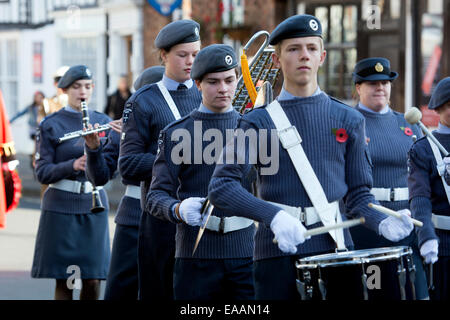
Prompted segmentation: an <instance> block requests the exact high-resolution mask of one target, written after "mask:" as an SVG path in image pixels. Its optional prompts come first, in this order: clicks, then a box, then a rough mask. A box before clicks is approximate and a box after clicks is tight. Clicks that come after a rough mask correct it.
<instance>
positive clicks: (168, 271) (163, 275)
mask: <svg viewBox="0 0 450 320" xmlns="http://www.w3.org/2000/svg"><path fill="white" fill-rule="evenodd" d="M199 31H200V25H199V24H198V23H197V22H195V21H192V20H178V21H174V22H171V23H169V24H168V25H166V26H165V27H164V28H162V29H161V31H160V32H159V33H158V36H157V37H156V39H155V45H156V47H157V48H159V49H160V58H161V60H162V61H163V63H164V65H165V73H164V75H163V79H162V80H161V81H159V82H158V83H156V84H152V85H149V86H144V87H142V88H141V89H139V90H138V91H136V93H135V94H134V95H133V97H132V99H129V100H128V101H127V103H126V105H125V109H124V113H123V128H122V135H121V143H120V156H119V170H120V174H121V176H122V177H123V178H124V179H128V180H134V181H140V182H141V190H140V191H141V193H140V195H138V197H139V198H140V201H141V209H143V208H144V206H143V200H145V195H146V193H147V191H148V188H149V186H150V182H151V177H152V167H153V162H154V160H155V157H156V151H157V149H158V143H157V140H158V136H159V132H160V131H161V129H163V128H164V127H165V126H166V125H168V124H169V123H170V122H172V121H174V120H176V119H179V118H180V117H181V116H184V115H186V114H188V113H190V112H191V111H192V110H194V109H196V108H198V105H199V104H200V102H201V95H200V93H199V91H198V90H197V87H196V86H195V85H194V83H193V81H192V79H191V76H190V73H191V68H192V63H193V61H194V58H195V56H196V55H197V53H198V51H199V50H200V36H199ZM133 192H134V194H136V193H138V194H139V192H136V191H133ZM142 195H143V196H142ZM130 218H131V217H130ZM133 219H134V221H139V239H138V270H139V298H140V299H141V300H144V299H145V300H147V299H152V300H155V299H166V300H167V299H172V298H173V281H172V275H173V263H174V254H175V226H174V225H173V224H172V223H170V222H167V221H162V220H160V219H158V218H155V217H153V216H152V215H151V214H149V213H148V212H143V213H142V214H141V215H139V214H136V216H134V217H133Z"/></svg>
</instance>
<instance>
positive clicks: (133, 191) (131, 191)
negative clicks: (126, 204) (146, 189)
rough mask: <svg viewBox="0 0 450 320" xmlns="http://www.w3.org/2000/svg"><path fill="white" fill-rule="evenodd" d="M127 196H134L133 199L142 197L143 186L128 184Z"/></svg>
mask: <svg viewBox="0 0 450 320" xmlns="http://www.w3.org/2000/svg"><path fill="white" fill-rule="evenodd" d="M125 196H127V197H130V198H133V199H138V200H140V199H141V187H138V186H132V185H127V188H126V189H125Z"/></svg>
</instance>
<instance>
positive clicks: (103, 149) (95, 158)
mask: <svg viewBox="0 0 450 320" xmlns="http://www.w3.org/2000/svg"><path fill="white" fill-rule="evenodd" d="M119 147H120V134H119V133H117V132H115V131H114V130H110V133H109V135H108V140H107V142H106V144H105V145H102V144H100V147H99V148H98V149H95V150H91V149H89V148H87V147H86V154H87V166H86V175H87V177H88V179H89V180H90V181H93V182H94V183H95V184H96V185H98V186H101V185H105V184H106V183H107V182H108V181H109V180H110V179H112V178H113V177H114V175H115V173H116V170H117V161H118V159H119ZM122 182H123V184H125V185H134V186H139V185H140V184H139V181H133V180H127V179H123V178H122ZM140 216H141V204H140V201H139V200H138V199H134V198H131V197H127V196H123V197H122V199H121V200H120V203H119V207H118V208H117V213H116V216H115V218H114V221H115V222H116V223H117V224H121V225H125V226H135V227H137V226H139V218H140Z"/></svg>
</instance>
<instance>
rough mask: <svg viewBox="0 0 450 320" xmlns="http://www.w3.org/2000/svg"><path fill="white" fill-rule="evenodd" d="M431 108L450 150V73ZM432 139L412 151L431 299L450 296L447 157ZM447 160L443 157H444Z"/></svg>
mask: <svg viewBox="0 0 450 320" xmlns="http://www.w3.org/2000/svg"><path fill="white" fill-rule="evenodd" d="M428 108H429V109H430V110H435V111H436V112H437V113H438V114H439V126H438V128H437V130H435V131H433V132H432V134H433V136H434V137H435V138H436V139H437V140H438V141H439V142H440V143H441V145H442V146H443V147H444V148H445V149H446V150H447V151H448V150H450V77H447V78H444V79H442V80H441V81H440V82H439V83H438V85H437V86H436V88H435V90H434V92H433V94H432V96H431V99H430V102H429V104H428ZM442 158H443V156H442V154H441V152H440V150H439V149H438V148H437V146H436V145H435V144H434V143H433V142H432V141H431V139H429V138H427V137H424V138H422V139H420V140H417V142H416V143H414V144H413V146H412V147H411V150H410V151H409V161H408V165H409V176H408V188H409V200H410V205H411V212H412V215H413V217H414V218H415V219H418V220H420V221H422V222H423V227H422V228H417V236H418V240H419V248H420V254H421V255H422V257H423V258H424V260H425V263H427V264H430V266H429V267H430V268H431V270H433V272H432V273H430V275H431V276H432V278H431V279H429V281H430V287H431V288H432V286H433V285H434V287H435V288H434V290H432V289H431V288H430V297H431V299H432V300H448V299H449V298H450V278H449V271H450V187H449V185H448V184H447V183H446V182H445V181H444V179H443V176H444V170H447V169H446V166H445V165H444V162H445V160H447V163H448V159H449V157H448V156H447V157H445V158H444V159H442ZM443 160H444V161H443Z"/></svg>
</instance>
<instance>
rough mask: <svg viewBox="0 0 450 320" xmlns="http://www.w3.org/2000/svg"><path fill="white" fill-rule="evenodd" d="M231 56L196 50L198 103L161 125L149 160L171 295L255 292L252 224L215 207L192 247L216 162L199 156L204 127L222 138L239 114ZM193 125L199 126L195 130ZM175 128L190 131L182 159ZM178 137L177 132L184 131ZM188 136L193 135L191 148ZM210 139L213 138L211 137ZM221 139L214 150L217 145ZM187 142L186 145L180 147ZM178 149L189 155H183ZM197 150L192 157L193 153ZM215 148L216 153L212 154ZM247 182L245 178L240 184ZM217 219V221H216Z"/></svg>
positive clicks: (151, 205)
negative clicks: (172, 229) (169, 256)
mask: <svg viewBox="0 0 450 320" xmlns="http://www.w3.org/2000/svg"><path fill="white" fill-rule="evenodd" d="M237 65H238V64H237V59H236V56H235V53H234V51H233V48H232V47H230V46H227V45H224V44H213V45H210V46H208V47H206V48H203V49H202V50H200V52H199V53H198V54H197V56H196V57H195V61H194V64H193V66H192V71H191V76H192V79H194V80H195V83H196V85H197V87H198V89H199V90H200V92H201V93H202V103H201V104H200V107H199V108H198V109H197V110H194V111H192V112H191V113H190V114H189V115H187V116H184V117H182V118H181V119H180V120H177V121H175V122H172V123H171V124H169V125H168V126H166V127H165V128H164V130H162V131H161V134H160V141H159V151H158V154H157V156H156V160H155V163H154V164H153V179H152V183H151V187H150V191H149V193H148V194H147V205H148V208H147V210H148V211H149V212H151V214H153V215H154V216H155V217H158V218H162V219H165V220H168V221H170V222H172V223H175V224H176V226H177V233H176V253H175V266H174V276H173V277H174V298H175V299H176V300H212V299H213V300H217V299H225V298H226V299H230V298H231V299H243V300H251V299H253V298H254V293H253V279H252V256H253V236H254V233H255V225H254V223H253V221H252V220H249V219H246V218H243V217H235V216H234V217H230V216H228V215H226V214H224V213H223V212H221V211H220V210H217V211H216V210H214V211H213V212H214V214H213V215H211V216H210V217H209V220H208V224H207V225H206V230H205V233H204V235H203V238H202V240H201V241H200V242H199V244H198V249H197V250H196V251H195V254H194V255H192V253H193V252H192V250H193V248H194V244H195V241H196V236H197V234H198V232H199V226H200V225H202V220H203V219H206V217H202V216H201V214H200V209H201V207H202V204H203V202H204V201H205V198H204V197H206V196H207V193H208V184H209V180H210V178H211V175H212V173H213V171H214V168H215V162H212V163H211V162H208V161H207V160H205V159H203V158H204V156H205V152H206V147H207V144H208V142H206V141H203V135H204V134H206V133H207V132H208V131H209V132H212V131H213V130H215V137H216V135H220V136H221V137H222V140H221V141H222V143H223V145H224V144H225V143H226V142H227V141H226V139H225V138H226V130H227V129H228V130H233V129H234V128H235V127H236V123H237V120H238V119H239V118H240V114H239V113H238V112H237V111H235V110H234V109H233V106H232V105H231V100H232V99H233V96H234V92H235V90H236V85H237V77H236V75H237V72H236V67H237ZM196 127H201V129H200V130H199V131H200V135H198V134H199V132H197V133H194V132H195V130H196ZM180 130H182V131H183V132H185V133H186V134H189V136H190V137H191V139H190V141H191V142H190V143H187V144H185V142H184V141H182V142H179V143H182V144H183V159H182V160H181V162H179V161H178V160H177V159H174V158H173V155H172V153H173V151H174V148H176V145H177V143H176V142H174V141H173V138H174V136H177V132H179V131H180ZM183 139H184V135H183ZM193 139H199V141H200V145H202V144H203V146H202V147H201V149H198V150H196V149H195V147H194V146H195V144H196V142H194V140H193ZM215 139H216V138H215ZM223 145H221V146H220V149H219V150H215V152H216V153H220V152H221V151H222V147H223ZM186 148H187V149H189V150H191V152H189V151H185V150H186ZM184 152H187V153H189V154H190V156H186V157H184ZM199 152H201V153H202V155H203V157H202V159H201V161H198V162H196V161H195V157H196V155H195V154H194V153H199ZM217 156H219V154H215V157H217ZM249 186H250V183H248V185H247V187H249ZM221 219H223V220H224V229H223V230H219V228H218V226H219V222H220V221H221Z"/></svg>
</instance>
